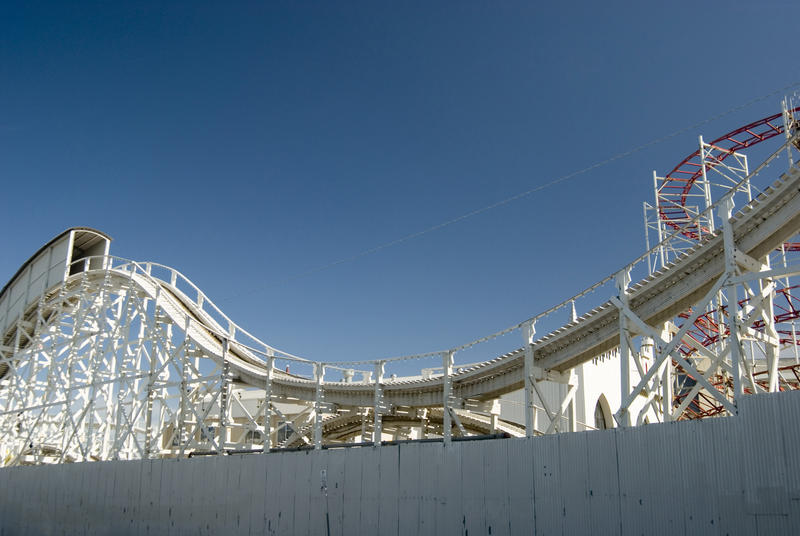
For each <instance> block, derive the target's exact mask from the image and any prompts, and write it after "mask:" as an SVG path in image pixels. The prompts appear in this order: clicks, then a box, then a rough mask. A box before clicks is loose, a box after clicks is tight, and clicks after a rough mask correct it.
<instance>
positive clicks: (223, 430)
mask: <svg viewBox="0 0 800 536" xmlns="http://www.w3.org/2000/svg"><path fill="white" fill-rule="evenodd" d="M229 369H230V364H229V363H228V339H227V338H224V339H222V378H221V379H220V390H221V391H220V394H219V443H218V445H217V448H218V450H219V452H218V454H219V455H220V456H222V455H224V454H225V443H226V442H227V439H228V430H227V425H228V422H227V421H228V374H229V372H230V370H229Z"/></svg>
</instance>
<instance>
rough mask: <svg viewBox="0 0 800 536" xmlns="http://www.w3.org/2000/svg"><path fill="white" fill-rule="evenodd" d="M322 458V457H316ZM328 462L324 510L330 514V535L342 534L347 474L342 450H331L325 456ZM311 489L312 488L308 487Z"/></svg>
mask: <svg viewBox="0 0 800 536" xmlns="http://www.w3.org/2000/svg"><path fill="white" fill-rule="evenodd" d="M318 457H319V458H323V457H322V456H318ZM325 458H327V461H328V504H327V505H326V510H327V511H329V512H330V534H331V536H334V535H337V536H339V535H341V534H344V532H343V530H342V527H343V522H344V497H345V494H346V493H347V487H346V486H347V473H346V472H345V471H346V460H345V452H344V450H341V449H337V450H332V451H330V452H329V453H328V456H326V457H325ZM309 487H310V488H311V489H313V488H314V486H309Z"/></svg>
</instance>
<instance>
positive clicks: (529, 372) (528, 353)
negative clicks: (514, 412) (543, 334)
mask: <svg viewBox="0 0 800 536" xmlns="http://www.w3.org/2000/svg"><path fill="white" fill-rule="evenodd" d="M535 334H536V323H535V322H533V321H531V322H530V323H527V324H525V325H524V326H522V338H523V341H524V348H525V357H524V362H523V363H524V376H525V383H524V385H525V387H524V389H525V391H524V392H525V435H526V436H527V437H533V435H534V431H535V427H536V406H535V405H534V399H533V392H534V385H533V384H534V381H535V380H534V378H533V353H534V348H533V338H534V335H535Z"/></svg>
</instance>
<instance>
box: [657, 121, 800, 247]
mask: <svg viewBox="0 0 800 536" xmlns="http://www.w3.org/2000/svg"><path fill="white" fill-rule="evenodd" d="M795 112H800V106H798V107H796V108H793V109H792V110H789V113H795ZM785 130H786V129H785V126H784V123H783V113H777V114H774V115H771V116H769V117H765V118H763V119H759V120H758V121H754V122H752V123H750V124H748V125H744V126H743V127H739V128H737V129H736V130H732V131H731V132H728V133H727V134H724V135H723V136H720V137H719V138H717V139H715V140H714V141H712V142H710V144H709V145H711V146H712V147H713V148H714V149H716V150H717V152H718V153H719V154H718V155H717V156H716V160H717V161H718V162H721V161H723V160H725V159H726V158H728V157H729V156H731V155H732V154H733V153H735V152H737V151H740V150H742V149H746V148H748V147H753V146H754V145H757V144H759V143H761V142H762V141H766V140H768V139H770V138H774V137H775V136H779V135H781V134H783V133H784V132H785ZM708 169H710V166H709V165H708V164H706V170H708ZM702 176H703V164H702V160H701V154H700V149H698V150H696V151H695V152H693V153H692V154H690V155H689V156H687V157H686V158H684V159H683V160H682V161H681V162H680V163H679V164H678V165H677V166H675V168H674V169H673V170H672V171H670V172H669V173H667V175H666V176H665V177H664V181H663V183H662V184H661V186H660V187H659V188H658V216H659V218H660V219H661V220H663V221H664V222H665V223H666V224H667V225H668V226H669V227H671V228H673V229H675V230H679V229H683V231H684V232H683V234H684V235H685V236H687V237H688V238H691V239H693V240H697V239H698V237H699V236H700V233H699V230H698V228H697V225H689V226H686V225H685V222H686V221H687V220H690V219H691V218H692V216H691V214H690V212H689V210H688V209H687V206H686V203H687V200H688V199H689V196H690V191H691V189H692V187H693V186H694V184H695V182H696V181H698V180H699V179H700V178H701V177H702ZM786 248H787V250H788V251H800V243H788V244H786Z"/></svg>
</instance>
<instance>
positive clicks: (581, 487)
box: [558, 432, 592, 534]
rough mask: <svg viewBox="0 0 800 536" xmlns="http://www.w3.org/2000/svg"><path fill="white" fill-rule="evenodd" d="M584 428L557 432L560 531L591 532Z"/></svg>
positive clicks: (567, 532) (587, 462) (587, 458)
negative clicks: (579, 430)
mask: <svg viewBox="0 0 800 536" xmlns="http://www.w3.org/2000/svg"><path fill="white" fill-rule="evenodd" d="M587 435H588V432H581V433H576V434H560V435H559V436H558V440H559V441H558V447H559V452H558V454H559V461H558V463H559V474H560V475H561V494H562V495H561V515H562V516H563V519H562V523H563V527H564V534H589V533H590V532H592V528H591V524H590V515H589V501H590V500H591V496H590V495H589V456H588V451H587V448H588V446H587V443H586V439H587Z"/></svg>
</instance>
